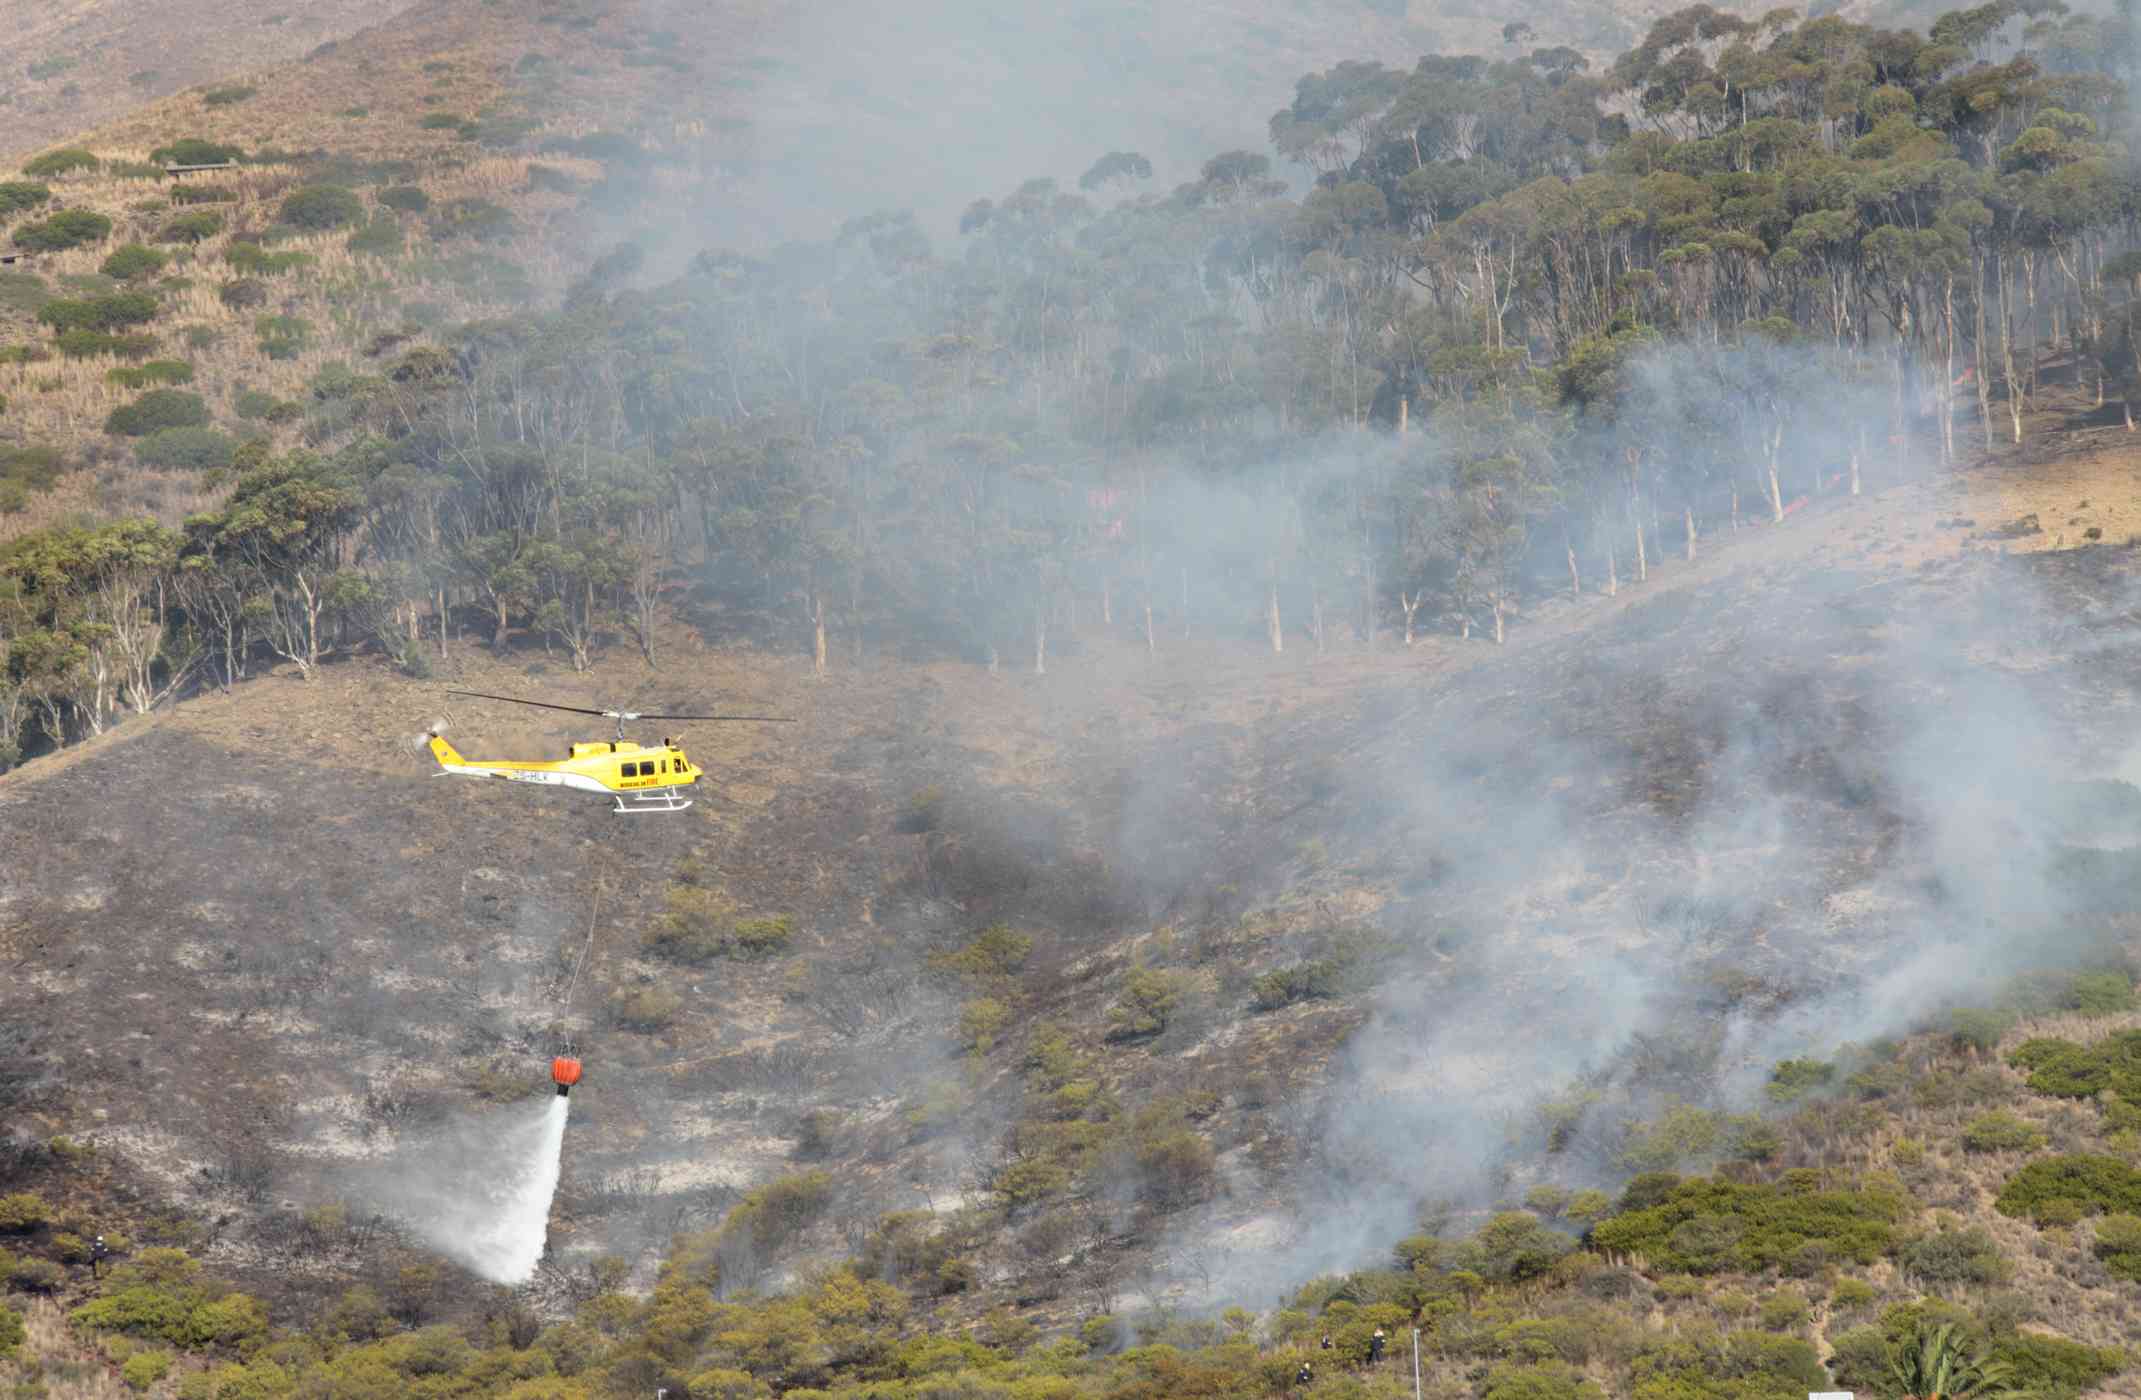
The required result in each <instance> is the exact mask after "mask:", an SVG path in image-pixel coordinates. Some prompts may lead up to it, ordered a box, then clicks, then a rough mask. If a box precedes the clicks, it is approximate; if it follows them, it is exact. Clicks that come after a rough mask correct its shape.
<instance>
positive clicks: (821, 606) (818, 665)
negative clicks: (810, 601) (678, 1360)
mask: <svg viewBox="0 0 2141 1400" xmlns="http://www.w3.org/2000/svg"><path fill="white" fill-rule="evenodd" d="M816 624H817V625H816V626H815V627H814V628H813V629H812V631H813V633H814V635H813V637H812V644H813V645H812V651H813V655H812V657H811V665H812V667H813V668H814V669H815V670H816V671H817V673H818V674H819V675H821V676H822V675H824V674H825V600H824V599H823V598H820V599H818V609H817V618H816Z"/></svg>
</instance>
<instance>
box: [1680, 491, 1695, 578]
mask: <svg viewBox="0 0 2141 1400" xmlns="http://www.w3.org/2000/svg"><path fill="white" fill-rule="evenodd" d="M1680 512H1681V518H1682V519H1683V520H1685V521H1686V522H1687V528H1688V562H1689V563H1691V564H1692V563H1694V562H1695V507H1693V506H1689V505H1684V506H1682V507H1680Z"/></svg>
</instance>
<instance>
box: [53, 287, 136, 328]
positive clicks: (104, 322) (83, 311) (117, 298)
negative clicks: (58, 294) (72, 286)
mask: <svg viewBox="0 0 2141 1400" xmlns="http://www.w3.org/2000/svg"><path fill="white" fill-rule="evenodd" d="M162 310H163V303H161V302H159V301H157V299H156V298H155V297H154V296H153V295H151V294H150V293H148V292H115V293H113V294H112V295H110V296H102V297H92V298H90V299H88V300H86V301H76V300H74V299H72V298H62V299H58V300H54V301H48V302H46V303H45V304H44V305H43V306H41V307H39V308H38V309H37V320H38V322H39V324H41V325H47V326H50V327H52V329H54V330H56V331H83V330H86V331H122V330H127V329H129V328H131V327H134V326H140V325H146V324H148V323H149V322H150V321H153V320H155V319H156V317H157V314H158V313H159V312H161V311H162Z"/></svg>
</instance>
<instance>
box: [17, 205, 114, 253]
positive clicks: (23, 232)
mask: <svg viewBox="0 0 2141 1400" xmlns="http://www.w3.org/2000/svg"><path fill="white" fill-rule="evenodd" d="M111 231H112V221H111V220H110V219H107V218H105V217H104V216H103V215H102V214H99V213H97V212H95V211H94V210H90V209H62V210H60V211H59V212H58V213H57V214H54V215H53V216H52V217H51V218H49V219H44V220H40V221H39V222H37V223H33V224H24V225H22V226H21V227H20V228H18V229H16V230H15V246H16V247H18V248H26V249H28V250H29V251H30V252H33V253H61V252H65V251H66V250H67V249H69V248H83V247H87V246H88V245H89V244H91V243H101V242H103V241H104V240H105V239H106V238H109V237H110V236H111Z"/></svg>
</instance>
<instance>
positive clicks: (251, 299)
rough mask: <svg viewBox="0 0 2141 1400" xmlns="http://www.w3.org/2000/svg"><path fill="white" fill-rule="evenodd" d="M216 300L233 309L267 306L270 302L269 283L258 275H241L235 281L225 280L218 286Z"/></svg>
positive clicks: (240, 309)
mask: <svg viewBox="0 0 2141 1400" xmlns="http://www.w3.org/2000/svg"><path fill="white" fill-rule="evenodd" d="M216 300H218V301H220V302H222V303H223V304H224V305H225V306H227V307H229V308H230V309H231V310H233V311H245V310H249V309H251V308H252V307H255V306H265V305H267V304H268V284H267V283H265V282H262V281H261V280H259V279H258V278H256V277H240V278H238V279H237V280H236V281H234V282H225V283H224V284H223V285H222V286H221V287H220V288H218V289H217V291H216Z"/></svg>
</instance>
